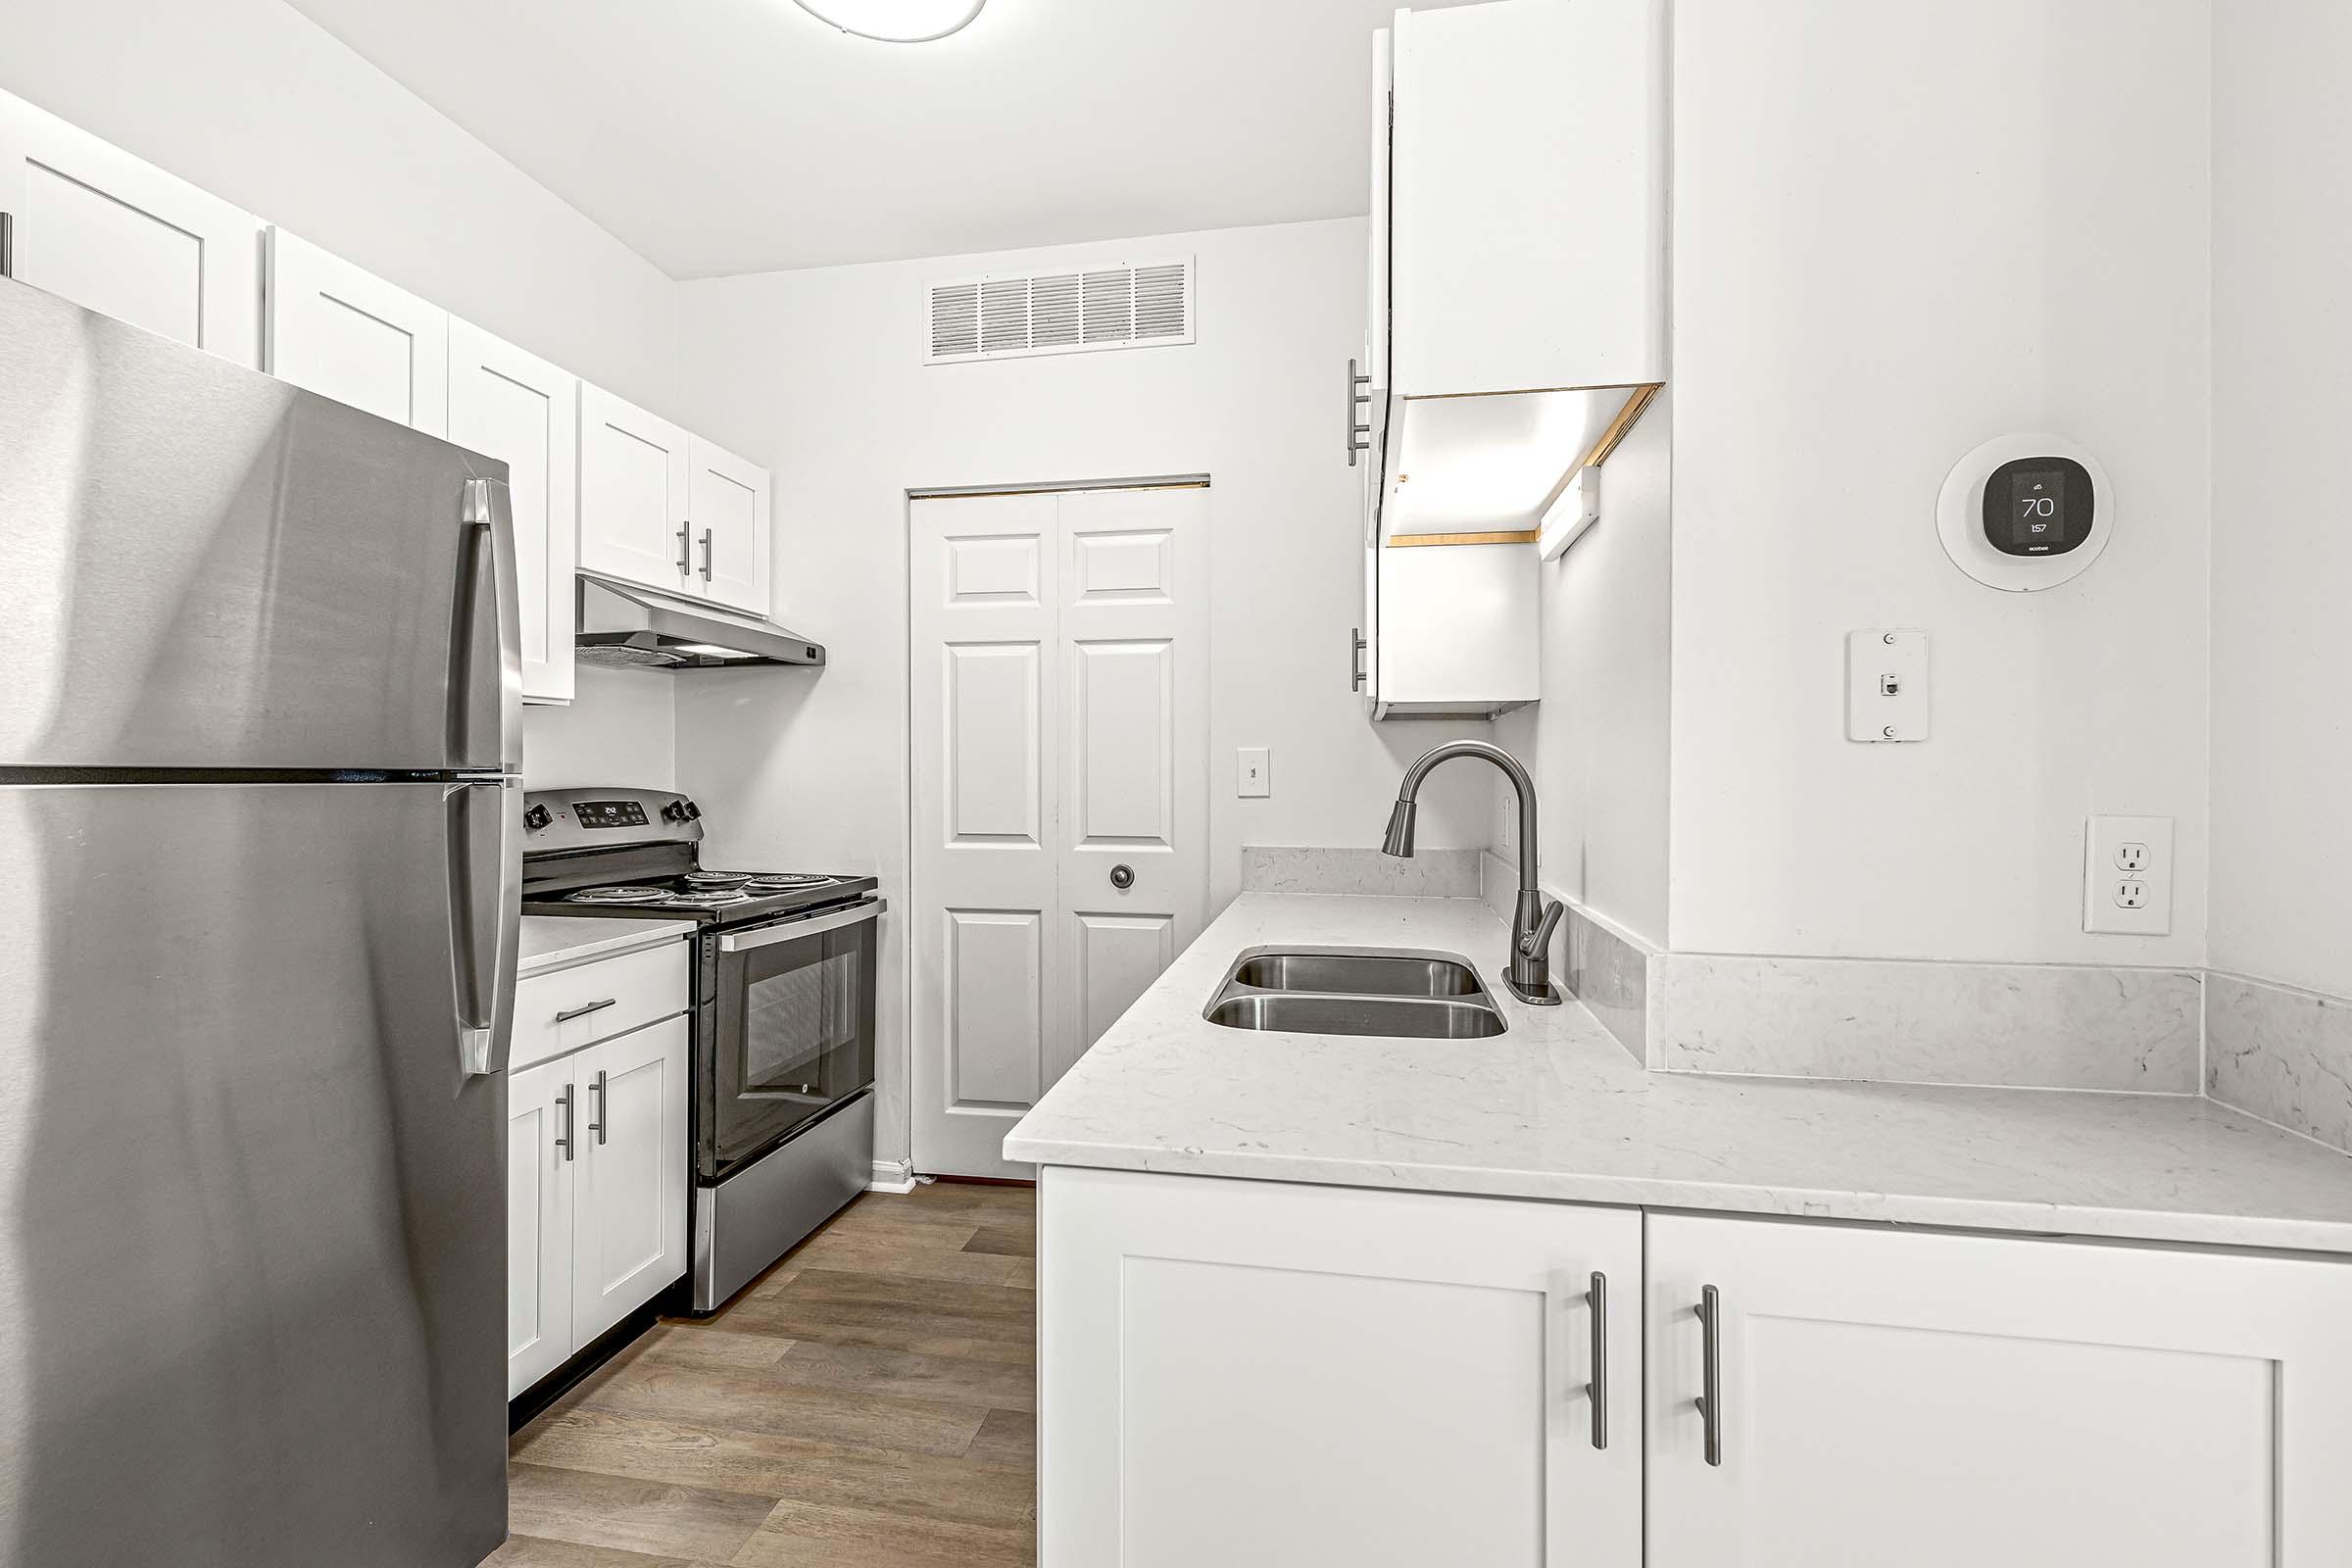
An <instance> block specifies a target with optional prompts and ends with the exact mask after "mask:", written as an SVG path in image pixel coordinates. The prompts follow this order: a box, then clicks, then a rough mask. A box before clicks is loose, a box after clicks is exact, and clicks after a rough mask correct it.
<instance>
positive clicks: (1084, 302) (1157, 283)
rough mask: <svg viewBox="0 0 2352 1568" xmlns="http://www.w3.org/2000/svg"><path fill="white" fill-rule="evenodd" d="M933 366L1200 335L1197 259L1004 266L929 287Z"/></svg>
mask: <svg viewBox="0 0 2352 1568" xmlns="http://www.w3.org/2000/svg"><path fill="white" fill-rule="evenodd" d="M927 293H928V296H929V300H930V328H931V331H930V338H929V344H928V347H927V348H926V349H925V350H924V353H923V363H924V364H926V365H945V364H950V363H952V362H954V361H956V360H1002V359H1011V358H1014V357H1016V356H1019V355H1028V354H1079V353H1084V352H1087V351H1088V350H1092V349H1137V348H1152V347H1154V346H1156V345H1159V344H1165V343H1190V342H1192V341H1193V259H1192V258H1191V257H1189V256H1187V257H1184V258H1182V259H1179V260H1174V261H1162V262H1121V263H1119V264H1118V265H1116V266H1111V267H1089V268H1083V269H1080V270H1076V271H1068V272H1038V273H1028V272H1019V273H1012V272H999V273H992V274H990V275H989V276H987V277H959V278H954V279H951V280H949V281H946V282H941V283H933V284H930V285H929V286H928V289H927Z"/></svg>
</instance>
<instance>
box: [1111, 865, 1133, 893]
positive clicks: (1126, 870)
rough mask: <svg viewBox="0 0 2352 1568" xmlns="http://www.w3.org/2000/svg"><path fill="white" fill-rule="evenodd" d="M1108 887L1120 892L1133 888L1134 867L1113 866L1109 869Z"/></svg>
mask: <svg viewBox="0 0 2352 1568" xmlns="http://www.w3.org/2000/svg"><path fill="white" fill-rule="evenodd" d="M1110 885H1111V886H1112V887H1114V888H1118V889H1120V890H1122V891H1124V890H1125V889H1128V888H1131V887H1133V886H1135V867H1134V866H1132V865H1114V866H1112V867H1111V868H1110Z"/></svg>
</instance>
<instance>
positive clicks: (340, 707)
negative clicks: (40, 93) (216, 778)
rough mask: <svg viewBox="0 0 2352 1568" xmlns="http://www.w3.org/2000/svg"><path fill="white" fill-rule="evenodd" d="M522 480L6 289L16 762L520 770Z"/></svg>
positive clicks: (8, 565) (8, 627)
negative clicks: (517, 483)
mask: <svg viewBox="0 0 2352 1568" xmlns="http://www.w3.org/2000/svg"><path fill="white" fill-rule="evenodd" d="M506 480H507V466H506V465H505V464H503V463H499V462H495V461H493V460H491V459H488V458H483V457H478V456H476V455H474V454H472V453H469V452H466V450H464V449H463V448H461V447H455V446H452V445H450V444H449V443H448V442H446V441H438V440H435V439H433V438H432V437H430V436H427V435H422V434H419V433H418V432H417V431H415V430H411V429H409V428H407V427H406V426H403V425H398V424H394V423H392V422H391V421H389V420H386V419H379V418H377V417H374V416H373V415H369V414H362V413H361V412H360V411H359V410H357V409H352V408H346V407H345V406H344V405H342V404H340V403H337V402H335V401H334V400H332V399H331V398H323V397H319V396H318V395H317V394H315V393H310V392H305V391H302V390H300V389H299V388H296V387H293V386H290V385H288V384H287V383H285V382H283V381H279V380H275V379H273V378H271V377H270V376H267V375H261V374H257V373H256V372H254V371H252V370H246V369H241V368H238V367H236V366H233V365H230V364H228V363H227V362H226V361H224V360H221V359H220V358H218V357H217V356H214V355H211V354H206V353H203V352H201V351H199V350H196V349H192V348H189V347H187V346H186V345H185V344H180V343H174V342H172V341H170V340H169V339H166V338H161V337H157V336H155V335H154V334H152V333H148V332H142V331H140V330H139V329H138V328H137V327H134V326H127V325H124V324H123V322H121V321H116V320H112V319H108V318H106V317H103V316H98V315H95V314H93V313H92V312H89V311H84V310H80V309H78V308H76V307H74V306H73V305H70V304H68V303H66V302H65V301H63V300H60V299H56V298H53V297H52V296H50V295H47V294H43V293H41V292H40V291H39V290H37V289H32V288H27V287H25V285H24V284H21V283H12V282H8V281H6V280H4V279H0V519H5V527H4V528H0V667H5V668H6V669H7V671H8V679H7V681H6V682H5V684H0V768H8V767H20V768H38V767H73V768H85V769H88V768H133V767H137V768H173V769H197V768H204V769H219V768H364V769H379V770H385V771H403V772H444V771H465V772H512V771H515V769H516V768H517V767H518V766H519V763H520V759H521V755H522V747H521V727H520V726H521V718H520V714H521V700H522V697H521V693H522V662H521V644H520V634H519V631H518V629H517V614H518V612H517V608H516V591H515V547H514V530H513V524H512V522H511V521H510V520H509V510H510V509H509V499H508V496H507V484H506Z"/></svg>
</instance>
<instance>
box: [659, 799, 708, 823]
mask: <svg viewBox="0 0 2352 1568" xmlns="http://www.w3.org/2000/svg"><path fill="white" fill-rule="evenodd" d="M702 814H703V809H702V808H701V807H699V806H697V805H695V804H694V803H693V802H692V801H671V802H670V803H668V804H667V805H666V806H664V807H662V821H664V822H691V821H693V820H694V819H695V818H696V817H698V816H700V815H702Z"/></svg>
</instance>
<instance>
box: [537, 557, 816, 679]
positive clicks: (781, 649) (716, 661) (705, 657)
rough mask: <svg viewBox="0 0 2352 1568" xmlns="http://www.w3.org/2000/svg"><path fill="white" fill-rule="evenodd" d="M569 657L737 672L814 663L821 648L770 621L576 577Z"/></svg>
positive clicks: (626, 665) (589, 575)
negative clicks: (575, 616) (751, 667)
mask: <svg viewBox="0 0 2352 1568" xmlns="http://www.w3.org/2000/svg"><path fill="white" fill-rule="evenodd" d="M575 591H576V593H577V595H578V600H577V608H578V610H579V622H578V625H579V630H578V631H577V632H576V633H575V634H574V635H573V638H572V649H573V652H572V657H573V659H574V660H576V661H577V662H580V663H583V664H599V665H603V666H605V667H607V668H620V669H739V668H743V667H746V666H748V665H753V664H821V663H823V662H825V648H824V645H823V644H822V643H812V642H810V641H809V639H808V638H806V637H803V636H802V635H801V634H800V633H798V632H793V631H786V630H785V629H784V628H783V627H781V626H779V625H777V624H776V623H775V622H773V621H768V620H760V619H757V618H756V617H754V616H751V615H744V614H738V613H735V612H734V611H731V610H721V609H719V608H718V607H717V606H715V605H706V604H703V603H702V602H700V601H699V600H693V599H682V598H680V597H678V596H677V595H675V594H665V593H661V592H658V591H656V590H654V589H652V588H640V587H638V586H637V585H636V584H635V583H623V582H615V581H613V579H612V578H610V577H599V576H597V575H596V574H595V573H593V572H586V571H583V572H581V573H580V574H579V577H578V579H577V587H576V590H575Z"/></svg>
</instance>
